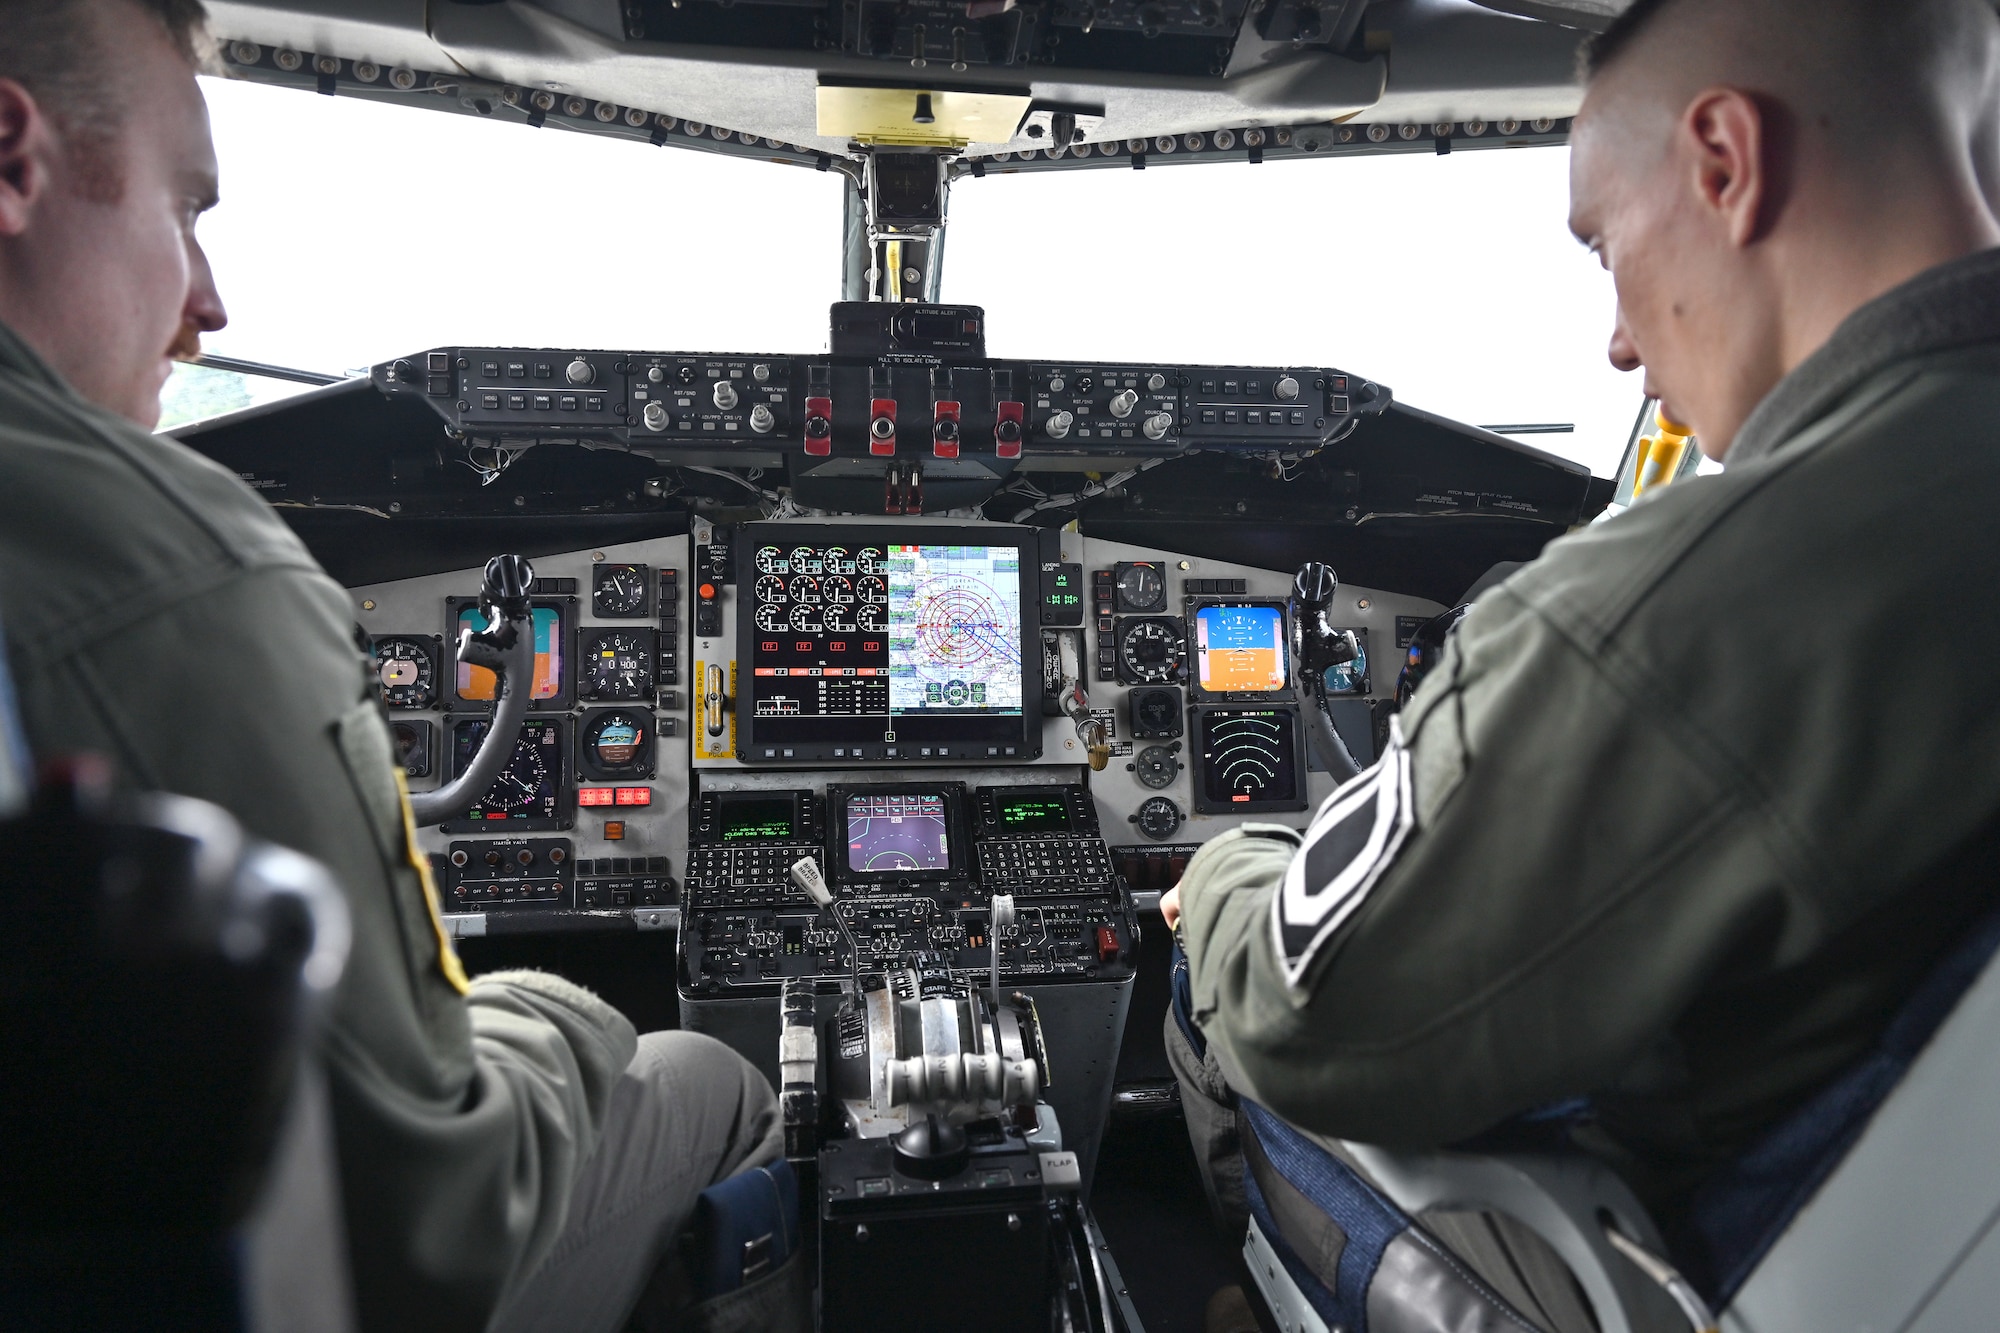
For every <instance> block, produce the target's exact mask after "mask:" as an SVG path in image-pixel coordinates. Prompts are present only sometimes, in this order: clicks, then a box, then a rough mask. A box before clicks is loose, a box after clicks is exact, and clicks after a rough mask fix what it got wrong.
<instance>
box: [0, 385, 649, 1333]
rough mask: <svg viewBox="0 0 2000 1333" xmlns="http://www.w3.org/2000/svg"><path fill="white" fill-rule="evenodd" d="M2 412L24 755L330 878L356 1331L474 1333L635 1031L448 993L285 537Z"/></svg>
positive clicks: (172, 480)
mask: <svg viewBox="0 0 2000 1333" xmlns="http://www.w3.org/2000/svg"><path fill="white" fill-rule="evenodd" d="M0 387H4V385H3V384H0ZM16 397H17V401H16V402H15V403H14V404H13V408H14V412H13V420H12V421H11V422H10V423H8V425H6V426H0V452H4V453H5V454H6V457H7V460H8V467H9V472H10V477H11V479H12V483H13V484H12V485H11V487H10V488H9V490H8V491H7V492H6V494H4V495H0V574H4V575H5V578H4V580H0V586H4V588H5V600H6V611H7V621H8V631H9V640H10V642H9V651H10V657H11V658H12V662H13V665H14V668H15V674H16V678H17V684H18V686H19V690H20V695H21V704H22V713H23V716H24V719H25V721H26V725H27V728H28V732H29V741H30V744H31V746H32V748H33V750H34V752H35V753H36V754H38V755H42V756H50V755H58V754H65V753H79V752H96V753H100V754H103V755H105V756H107V757H109V758H111V759H112V760H113V761H114V762H115V763H116V764H117V766H118V768H119V769H120V771H121V774H122V777H123V780H124V781H126V782H128V783H130V784H131V785H133V786H135V787H138V788H142V789H153V790H159V791H167V792H175V793H179V794H183V795H189V796H196V797H200V798H202V799H204V800H208V801H212V802H214V803H216V804H217V805H220V806H222V807H224V808H225V809H227V810H229V811H230V812H231V813H232V814H234V815H235V816H236V818H237V819H238V820H239V821H240V822H241V823H242V824H243V825H244V826H245V828H246V829H247V830H248V831H249V832H250V833H251V834H252V835H254V836H256V837H259V838H262V839H266V840H268V841H271V842H275V843H278V844H280V845H283V846H286V847H291V848H294V849H297V850H299V851H301V852H304V853H306V854H307V855H310V856H313V857H315V858H317V859H319V860H320V861H322V862H323V863H325V864H326V865H327V866H328V868H329V869H330V870H331V871H332V872H333V874H334V876H335V877H336V879H337V880H338V882H339V883H340V884H341V885H342V886H343V888H344V890H345V892H346V895H347V899H348V903H349V907H350V912H351V916H352V919H353V944H352V949H351V952H350V955H349V961H348V967H347V972H346V974H345V976H344V977H343V979H342V982H341V985H340V989H339V992H338V994H337V995H336V997H335V1000H334V1005H333V1009H332V1013H331V1017H330V1022H329V1027H328V1031H327V1033H326V1037H325V1042H324V1056H325V1060H326V1065H327V1074H328V1078H327V1083H328V1087H329V1096H330V1100H331V1105H332V1110H333V1121H334V1129H335V1136H336V1146H337V1149H338V1152H339V1157H340V1170H341V1180H342V1190H343V1203H344V1206H345V1210H346V1220H347V1227H348V1234H349V1250H350V1257H351V1260H352V1264H353V1269H354V1276H355V1286H356V1296H357V1300H358V1302H359V1305H360V1315H361V1320H362V1324H363V1326H364V1327H368V1328H425V1329H433V1330H465V1331H466V1333H474V1331H476V1330H480V1329H483V1328H484V1327H485V1325H486V1322H487V1320H488V1318H489V1316H490V1314H491V1312H492V1310H493V1308H494V1307H495V1305H496V1304H497V1303H498V1301H499V1300H500V1298H501V1296H502V1294H503V1292H504V1290H505V1289H506V1286H507V1284H508V1283H509V1282H510V1281H513V1280H516V1279H517V1278H518V1277H519V1276H521V1275H522V1274H524V1273H525V1272H526V1271H528V1270H529V1269H530V1268H531V1267H532V1266H533V1264H534V1263H536V1262H537V1261H538V1260H539V1258H540V1256H541V1255H542V1254H543V1253H544V1252H546V1250H547V1248H548V1247H549V1246H550V1245H552V1244H553V1243H554V1240H555V1238H556V1236H557V1235H558V1233H559V1232H560V1231H561V1228H562V1225H563V1222H564V1219H565V1215H566V1211H567V1207H568V1202H569V1196H570V1193H571V1189H572V1186H573V1183H574V1180H575V1177H576V1174H577V1171H578V1169H579V1168H580V1167H581V1166H582V1164H583V1163H584V1161H585V1159H586V1158H587V1157H588V1156H589V1155H590V1153H591V1151H592V1150H593V1148H594V1147H595V1145H596V1142H597V1137H598V1133H599V1130H600V1127H601V1126H602V1124H603V1120H604V1117H605V1114H606V1111H607V1108H608V1106H609V1103H610V1099H611V1093H612V1089H613V1088H614V1086H615V1085H616V1084H617V1081H618V1079H619V1078H620V1076H621V1075H622V1073H623V1071H624V1069H625V1067H626V1065H627V1064H629V1063H630V1061H631V1058H632V1056H633V1053H634V1051H635V1050H636V1046H637V1039H636V1036H635V1034H634V1032H633V1030H632V1026H631V1024H630V1023H629V1022H628V1021H627V1020H626V1019H625V1018H624V1017H623V1016H622V1015H620V1014H619V1013H618V1012H617V1011H616V1010H614V1009H613V1008H611V1006H609V1005H607V1004H605V1003H604V1002H603V1001H602V1000H600V999H598V998H597V997H595V996H593V995H591V994H590V993H589V992H587V991H584V990H582V989H580V988H578V987H575V986H572V985H569V984H567V983H565V982H563V981H561V980H559V979H557V978H555V977H550V976H543V975H539V974H534V973H513V974H507V975H501V976H492V977H484V978H480V979H478V980H476V981H473V982H471V983H470V984H469V985H464V983H463V974H462V972H461V971H459V969H458V962H457V958H456V956H455V954H454V953H453V952H452V949H451V946H450V942H449V941H448V940H447V939H445V938H444V936H443V931H442V927H441V923H440V922H439V920H438V917H437V910H436V906H435V904H434V902H433V901H431V900H430V898H429V897H428V896H427V894H426V891H425V888H424V884H423V882H422V879H421V878H420V876H419V874H418V872H417V869H416V867H415V865H414V863H413V862H412V859H411V850H410V847H409V841H408V838H407V837H406V835H405V824H404V812H403V804H402V797H401V793H400V792H399V789H398V781H397V772H396V769H395V767H394V758H393V754H394V751H393V741H392V739H391V737H390V735H389V728H388V724H387V719H386V718H385V716H384V715H383V713H382V710H381V708H380V705H379V703H378V702H377V701H376V700H375V698H374V696H373V691H372V689H371V688H370V685H369V682H368V680H367V677H366V673H365V670H364V666H363V661H362V657H361V653H360V650H359V649H358V648H357V646H356V643H355V639H354V629H353V611H352V608H351V607H350V605H349V601H348V596H347V594H346V592H345V591H344V590H343V589H341V588H340V587H339V586H338V585H337V584H335V583H334V582H333V581H332V580H331V579H329V578H327V577H326V575H325V574H324V573H322V572H321V571H320V570H319V568H318V566H317V564H316V563H315V562H314V561H313V560H312V558H311V556H310V555H309V554H308V553H307V552H306V551H305V549H304V547H303V546H302V545H301V544H300V543H299V541H298V539H297V538H296V537H295V536H293V535H292V533H291V532H290V531H289V530H288V529H287V528H285V526H284V525H283V524H282V523H281V522H280V521H279V519H278V517H277V515H276V514H275V513H274V512H272V511H271V510H270V509H269V507H267V506H266V505H264V504H263V502H262V501H260V500H258V499H257V498H256V497H255V496H253V495H251V494H250V493H249V491H248V490H247V489H246V488H245V487H244V486H243V485H242V484H241V483H240V482H238V481H237V480H236V478H234V477H232V476H230V475H229V474H228V473H226V472H224V471H223V470H222V469H220V468H217V467H215V466H214V465H213V464H211V463H208V462H207V461H205V460H202V459H199V458H197V457H195V456H194V455H193V454H191V453H189V452H187V451H185V450H183V449H181V448H180V446H178V445H176V444H173V443H172V442H170V441H157V440H151V439H147V438H145V437H139V436H135V435H133V434H132V433H131V432H130V431H129V428H127V427H124V426H122V425H119V424H117V423H109V422H101V421H100V418H99V417H98V416H97V415H96V414H95V413H94V412H93V411H92V410H91V409H88V408H87V407H85V406H84V405H82V404H80V403H77V402H75V401H74V400H73V399H70V398H68V396H67V395H62V394H60V393H58V392H56V391H44V390H42V389H40V388H38V387H36V386H32V385H31V386H26V387H24V388H21V389H19V390H17V393H16ZM5 401H6V400H5V398H4V396H0V403H4V402H5ZM37 412H40V413H41V416H40V417H39V419H38V418H37V416H36V415H35V414H36V413H37Z"/></svg>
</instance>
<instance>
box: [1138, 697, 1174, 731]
mask: <svg viewBox="0 0 2000 1333" xmlns="http://www.w3.org/2000/svg"><path fill="white" fill-rule="evenodd" d="M1132 729H1133V731H1134V732H1136V733H1137V734H1139V735H1141V736H1178V735H1180V734H1181V701H1180V691H1179V690H1134V691H1132Z"/></svg>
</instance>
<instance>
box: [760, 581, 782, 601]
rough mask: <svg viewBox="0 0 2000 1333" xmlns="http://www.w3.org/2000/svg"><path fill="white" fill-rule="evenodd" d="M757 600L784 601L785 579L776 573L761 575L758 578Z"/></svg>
mask: <svg viewBox="0 0 2000 1333" xmlns="http://www.w3.org/2000/svg"><path fill="white" fill-rule="evenodd" d="M757 600H758V601H760V602H782V601H784V600H785V581H784V580H783V579H781V578H779V577H778V576H777V575H776V574H764V575H760V576H759V577H758V579H757Z"/></svg>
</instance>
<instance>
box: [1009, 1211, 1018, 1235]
mask: <svg viewBox="0 0 2000 1333" xmlns="http://www.w3.org/2000/svg"><path fill="white" fill-rule="evenodd" d="M1007 1229H1008V1230H1009V1231H1019V1230H1020V1229H1021V1215H1020V1214H1019V1213H1009V1214H1007Z"/></svg>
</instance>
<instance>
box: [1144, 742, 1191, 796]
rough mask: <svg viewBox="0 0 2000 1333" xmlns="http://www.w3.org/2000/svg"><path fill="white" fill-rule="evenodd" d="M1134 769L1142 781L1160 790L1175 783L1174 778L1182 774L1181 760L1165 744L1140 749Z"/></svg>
mask: <svg viewBox="0 0 2000 1333" xmlns="http://www.w3.org/2000/svg"><path fill="white" fill-rule="evenodd" d="M1132 771H1133V772H1135V773H1137V774H1138V775H1139V781H1140V782H1142V783H1144V784H1145V785H1146V786H1148V787H1151V788H1152V789H1153V790H1155V791H1158V790H1159V789H1160V788H1162V787H1171V786H1173V785H1174V779H1175V778H1177V777H1179V776H1180V775H1181V761H1180V760H1178V759H1176V758H1174V752H1173V751H1172V750H1169V749H1168V748H1167V747H1166V746H1164V745H1148V746H1147V747H1146V748H1145V749H1143V750H1141V751H1139V754H1138V757H1137V758H1136V759H1135V760H1134V761H1133V764H1132Z"/></svg>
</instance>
